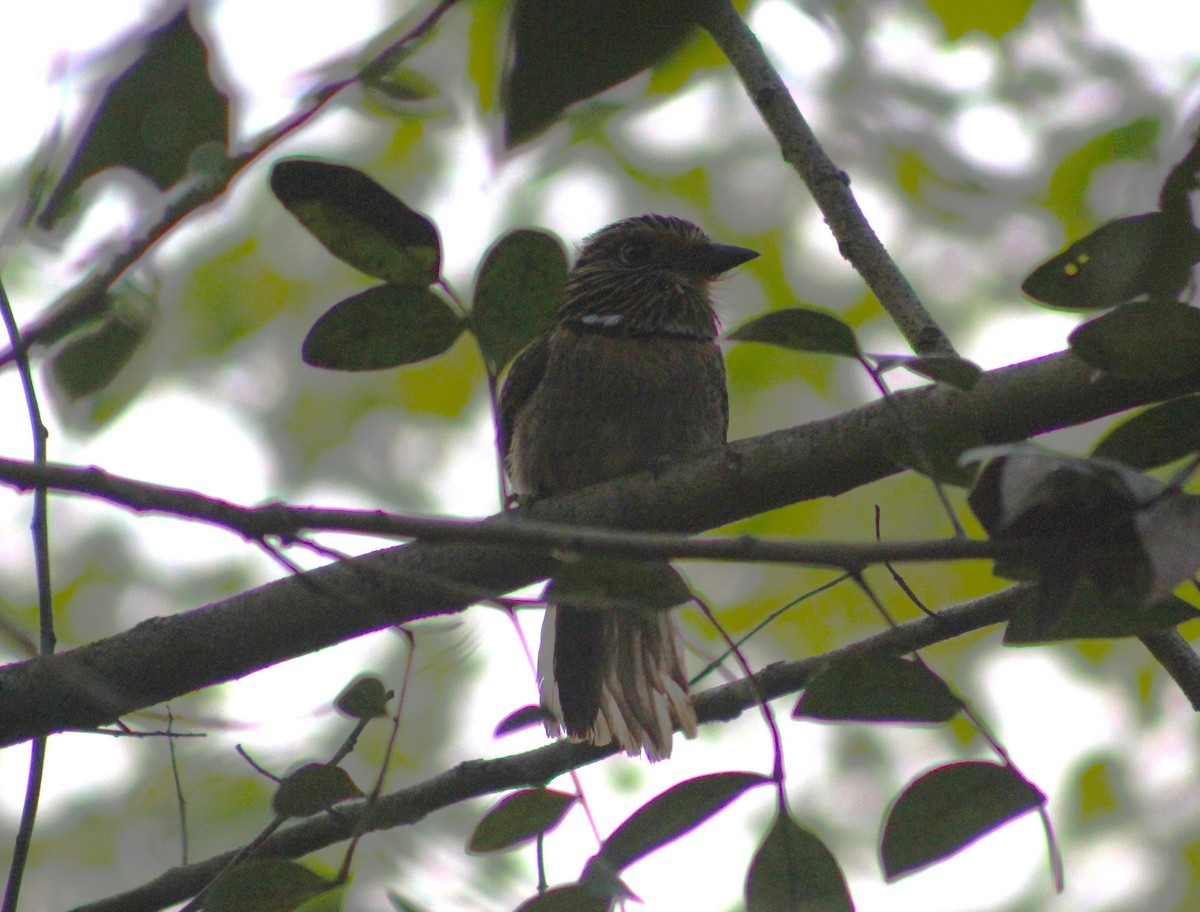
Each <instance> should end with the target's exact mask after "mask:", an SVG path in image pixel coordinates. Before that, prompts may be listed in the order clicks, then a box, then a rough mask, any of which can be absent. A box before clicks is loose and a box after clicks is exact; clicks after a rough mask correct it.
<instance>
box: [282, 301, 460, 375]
mask: <svg viewBox="0 0 1200 912" xmlns="http://www.w3.org/2000/svg"><path fill="white" fill-rule="evenodd" d="M464 327H465V324H464V323H463V321H462V319H461V318H460V317H459V316H458V315H457V314H456V313H454V311H452V310H451V309H450V308H449V307H447V306H446V303H445V302H444V301H443V300H442V299H441V298H439V297H438V296H437V295H435V294H434V293H433V292H432V291H430V290H429V289H428V288H401V287H399V286H398V285H376V286H375V287H374V288H370V289H368V290H367V291H364V292H362V293H360V294H356V295H354V296H353V297H350V298H346V300H344V301H339V302H338V303H337V304H334V305H333V307H331V308H330V309H329V310H327V311H326V312H325V313H323V314H322V315H321V318H320V319H319V320H317V322H316V323H314V324H313V328H312V329H310V330H309V331H308V335H307V336H305V338H304V346H303V348H302V349H301V356H302V357H303V358H304V362H305V363H306V364H311V365H312V366H313V367H324V368H328V369H330V370H344V371H366V370H381V369H383V368H388V367H399V366H400V365H401V364H412V363H414V362H416V361H423V360H424V359H426V358H432V357H433V356H434V355H440V354H441V353H442V352H444V351H446V349H448V348H449V347H450V346H451V345H453V344H454V342H455V340H457V339H458V337H459V336H460V335H462V331H463V329H464Z"/></svg>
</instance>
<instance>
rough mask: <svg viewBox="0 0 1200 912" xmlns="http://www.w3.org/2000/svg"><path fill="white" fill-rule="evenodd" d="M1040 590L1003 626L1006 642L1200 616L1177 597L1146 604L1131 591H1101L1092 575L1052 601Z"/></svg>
mask: <svg viewBox="0 0 1200 912" xmlns="http://www.w3.org/2000/svg"><path fill="white" fill-rule="evenodd" d="M1038 595H1039V597H1038V598H1028V599H1024V600H1022V601H1021V602H1020V603H1019V604H1018V605H1017V607H1016V609H1015V610H1014V611H1013V613H1012V616H1011V617H1010V618H1009V621H1008V626H1007V627H1005V629H1004V643H1005V645H1006V646H1025V645H1031V644H1035V643H1053V642H1058V641H1061V640H1102V639H1116V638H1120V637H1128V636H1143V635H1144V634H1149V633H1161V632H1163V631H1164V630H1170V629H1171V628H1172V627H1178V626H1179V625H1180V624H1182V623H1184V622H1185V621H1192V620H1195V619H1196V618H1200V612H1197V611H1196V609H1195V608H1193V607H1192V606H1191V605H1189V604H1188V603H1187V602H1185V601H1184V600H1183V599H1181V598H1179V597H1177V596H1174V595H1168V596H1166V597H1165V598H1163V599H1160V600H1159V601H1157V602H1155V603H1153V604H1151V605H1147V604H1146V603H1145V599H1143V598H1142V597H1141V596H1140V595H1135V594H1134V593H1131V592H1129V591H1128V590H1120V589H1118V590H1109V591H1106V592H1101V591H1100V589H1099V588H1098V587H1097V586H1096V584H1095V583H1093V582H1092V581H1091V580H1090V579H1088V578H1087V577H1081V578H1079V579H1078V580H1076V581H1075V585H1074V586H1073V587H1072V588H1071V590H1070V591H1069V592H1068V593H1067V594H1066V595H1059V596H1057V600H1056V601H1055V602H1053V603H1048V602H1047V600H1046V598H1045V597H1044V596H1042V594H1041V593H1038Z"/></svg>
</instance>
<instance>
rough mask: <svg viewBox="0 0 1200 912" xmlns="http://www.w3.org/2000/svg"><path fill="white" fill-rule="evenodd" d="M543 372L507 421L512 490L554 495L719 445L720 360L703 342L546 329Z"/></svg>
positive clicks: (722, 415) (724, 417)
mask: <svg viewBox="0 0 1200 912" xmlns="http://www.w3.org/2000/svg"><path fill="white" fill-rule="evenodd" d="M549 342H550V345H549V348H550V353H549V358H548V360H547V364H546V370H545V374H544V375H543V377H542V379H541V382H540V383H539V384H538V386H537V388H536V390H535V391H534V392H533V393H532V394H531V395H530V397H529V399H528V401H527V402H526V403H525V404H524V406H523V407H522V408H521V410H520V411H519V412H518V414H517V415H516V416H515V420H514V426H513V439H512V445H511V447H510V451H509V462H510V468H511V473H512V476H513V484H514V487H515V489H516V490H517V491H518V492H537V493H553V492H556V491H568V490H572V489H575V488H580V487H585V486H587V485H589V484H596V483H599V482H601V481H606V480H608V479H610V478H616V477H619V476H621V475H627V474H630V473H632V472H636V471H639V470H642V469H647V468H656V467H659V466H661V465H663V464H664V463H667V462H672V461H675V460H679V459H683V458H686V457H689V456H694V455H697V454H699V453H702V452H704V451H707V450H710V449H714V448H715V447H718V446H720V445H721V444H723V443H724V442H725V431H726V426H727V423H728V406H727V399H726V387H725V364H724V361H723V360H722V357H721V351H720V349H719V348H718V347H717V346H716V344H715V343H714V342H712V341H710V340H701V339H686V338H677V337H657V336H650V337H622V336H617V335H609V334H605V333H602V332H582V333H581V332H575V331H574V330H572V329H570V328H568V327H560V328H558V329H557V330H555V331H554V334H553V335H552V336H551V338H550V340H549Z"/></svg>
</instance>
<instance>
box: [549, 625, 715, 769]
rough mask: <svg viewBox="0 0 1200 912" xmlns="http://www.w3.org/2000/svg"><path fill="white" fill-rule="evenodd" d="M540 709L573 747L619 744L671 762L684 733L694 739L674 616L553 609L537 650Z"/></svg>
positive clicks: (553, 732) (553, 729) (634, 752)
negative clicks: (677, 736) (676, 737)
mask: <svg viewBox="0 0 1200 912" xmlns="http://www.w3.org/2000/svg"><path fill="white" fill-rule="evenodd" d="M538 686H539V688H540V691H541V700H542V706H543V707H545V708H546V709H547V710H548V711H549V713H550V715H551V716H552V717H553V719H554V721H551V722H547V723H546V730H547V731H548V732H549V733H550V734H551V735H557V734H558V733H559V732H560V731H561V730H565V731H566V733H567V736H568V737H570V738H571V740H573V741H586V742H588V743H590V744H596V745H604V744H608V743H610V742H612V741H614V740H615V741H616V742H617V743H618V744H620V745H621V747H623V748H624V749H625V751H626V753H628V754H629V755H630V756H635V755H637V754H639V753H641V752H642V751H645V752H646V756H647V757H648V758H649V759H650V760H662V759H664V758H665V757H669V756H671V741H672V734H673V732H674V730H675V728H676V726H678V727H679V728H681V729H682V730H683V733H684V734H685V735H687V736H688V737H689V738H694V737H695V736H696V711H695V709H693V708H692V699H691V696H690V695H689V694H688V683H687V675H686V674H685V672H684V663H683V643H682V640H681V638H680V634H679V627H678V625H677V624H676V623H675V617H674V613H673V612H671V611H641V610H638V609H630V608H626V609H620V610H610V611H586V610H582V609H577V608H563V607H559V606H555V605H550V606H549V607H547V609H546V617H545V620H544V621H543V622H542V644H541V648H540V649H539V651H538Z"/></svg>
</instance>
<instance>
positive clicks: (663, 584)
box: [546, 557, 692, 611]
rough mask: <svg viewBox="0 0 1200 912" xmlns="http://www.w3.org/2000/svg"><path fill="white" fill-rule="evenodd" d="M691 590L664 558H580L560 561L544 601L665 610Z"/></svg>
mask: <svg viewBox="0 0 1200 912" xmlns="http://www.w3.org/2000/svg"><path fill="white" fill-rule="evenodd" d="M691 598H692V591H691V590H690V589H689V588H688V585H687V583H685V582H684V581H683V577H681V576H680V575H679V573H678V572H677V571H676V570H675V568H674V567H672V566H671V565H670V564H668V563H666V562H665V561H663V562H659V561H635V560H625V559H624V558H615V557H584V558H581V559H579V560H572V561H568V562H565V563H563V564H562V567H561V569H560V570H559V571H558V572H557V573H556V574H554V578H553V579H552V580H551V581H550V585H549V586H548V587H547V589H546V601H548V602H553V603H555V604H557V605H566V606H568V607H571V608H575V609H577V610H593V611H600V610H608V609H614V608H615V609H625V608H636V609H643V610H648V611H665V610H667V609H669V608H674V607H676V606H677V605H682V604H683V603H684V602H688V601H690V600H691Z"/></svg>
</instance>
